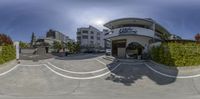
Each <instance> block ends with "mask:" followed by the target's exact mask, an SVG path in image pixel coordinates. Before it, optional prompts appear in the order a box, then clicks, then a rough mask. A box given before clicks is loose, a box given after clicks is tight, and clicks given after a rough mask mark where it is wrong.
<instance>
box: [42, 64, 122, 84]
mask: <svg viewBox="0 0 200 99" xmlns="http://www.w3.org/2000/svg"><path fill="white" fill-rule="evenodd" d="M44 65H45V66H46V67H47V68H48V69H49V70H51V71H52V72H54V73H55V74H57V75H59V76H62V77H65V78H69V79H76V80H89V79H95V78H99V77H102V76H105V75H107V74H109V73H111V71H113V70H115V69H116V68H117V67H119V66H120V65H121V64H118V65H117V66H116V67H115V68H113V69H112V70H110V71H108V72H106V73H103V74H101V75H97V76H92V77H72V76H67V75H63V74H61V73H58V72H56V71H55V70H53V69H51V68H50V67H49V66H48V65H46V64H44Z"/></svg>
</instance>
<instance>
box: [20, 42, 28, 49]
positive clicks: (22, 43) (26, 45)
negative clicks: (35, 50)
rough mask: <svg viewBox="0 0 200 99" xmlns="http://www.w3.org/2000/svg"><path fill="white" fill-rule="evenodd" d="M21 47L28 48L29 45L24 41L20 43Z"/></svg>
mask: <svg viewBox="0 0 200 99" xmlns="http://www.w3.org/2000/svg"><path fill="white" fill-rule="evenodd" d="M19 46H20V48H28V44H27V43H25V42H22V41H20V42H19Z"/></svg>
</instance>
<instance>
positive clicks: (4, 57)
mask: <svg viewBox="0 0 200 99" xmlns="http://www.w3.org/2000/svg"><path fill="white" fill-rule="evenodd" d="M15 53H16V52H15V47H14V46H12V45H7V46H0V64H3V63H5V62H8V61H10V60H13V59H15V57H16V54H15Z"/></svg>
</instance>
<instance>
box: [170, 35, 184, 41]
mask: <svg viewBox="0 0 200 99" xmlns="http://www.w3.org/2000/svg"><path fill="white" fill-rule="evenodd" d="M169 39H170V40H182V38H181V37H180V36H177V35H175V34H171V36H170V37H169Z"/></svg>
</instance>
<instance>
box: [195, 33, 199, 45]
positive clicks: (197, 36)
mask: <svg viewBox="0 0 200 99" xmlns="http://www.w3.org/2000/svg"><path fill="white" fill-rule="evenodd" d="M195 40H196V41H197V43H200V33H197V34H196V35H195Z"/></svg>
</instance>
